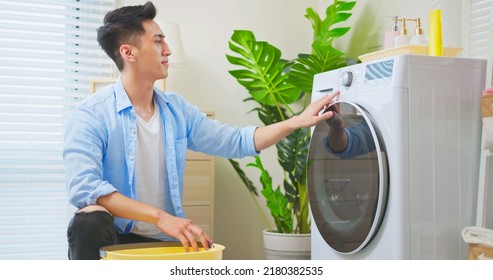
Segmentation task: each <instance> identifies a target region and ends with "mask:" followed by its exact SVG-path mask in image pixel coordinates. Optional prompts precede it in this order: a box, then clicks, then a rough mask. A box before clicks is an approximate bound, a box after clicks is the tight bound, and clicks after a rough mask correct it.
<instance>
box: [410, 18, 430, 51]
mask: <svg viewBox="0 0 493 280" xmlns="http://www.w3.org/2000/svg"><path fill="white" fill-rule="evenodd" d="M408 20H410V21H415V22H416V29H415V30H414V35H413V37H412V38H411V41H409V44H410V45H428V39H427V38H426V37H425V35H424V33H423V29H422V28H421V19H420V18H412V19H408Z"/></svg>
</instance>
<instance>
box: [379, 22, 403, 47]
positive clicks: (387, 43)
mask: <svg viewBox="0 0 493 280" xmlns="http://www.w3.org/2000/svg"><path fill="white" fill-rule="evenodd" d="M391 18H392V28H391V30H390V31H387V32H385V39H384V43H383V48H384V49H390V48H392V47H394V38H395V37H396V36H398V35H399V26H398V24H397V22H398V20H399V19H398V17H397V16H393V17H391Z"/></svg>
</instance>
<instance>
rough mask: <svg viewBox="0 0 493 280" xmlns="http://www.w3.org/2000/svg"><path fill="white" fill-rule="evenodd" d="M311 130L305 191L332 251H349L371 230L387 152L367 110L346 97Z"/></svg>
mask: <svg viewBox="0 0 493 280" xmlns="http://www.w3.org/2000/svg"><path fill="white" fill-rule="evenodd" d="M326 110H331V111H333V112H334V117H332V118H331V119H330V120H328V121H327V122H322V123H319V124H318V125H317V126H316V127H315V128H314V130H313V134H312V138H311V143H310V149H309V154H308V193H309V198H310V207H311V210H312V214H313V217H314V220H315V224H316V226H317V228H318V230H319V232H320V234H321V235H322V236H323V238H324V239H325V241H326V242H327V244H328V245H329V246H330V247H332V248H333V249H334V250H336V251H337V252H340V253H343V254H353V253H356V252H358V251H360V250H362V249H363V248H364V247H365V246H366V245H368V244H369V243H370V242H371V240H372V238H373V237H374V236H375V235H376V233H377V231H378V229H379V226H380V223H381V222H382V219H383V216H384V213H385V207H386V204H387V192H388V181H389V178H388V176H389V175H388V174H389V172H388V167H387V153H386V150H385V145H384V142H383V141H382V138H381V136H380V132H379V130H378V127H377V126H376V124H375V121H374V119H373V118H372V117H371V115H370V114H368V112H367V111H366V110H364V109H363V108H362V107H360V106H358V105H356V104H354V103H351V102H342V101H341V102H337V103H334V104H332V105H331V106H329V107H328V108H327V109H326Z"/></svg>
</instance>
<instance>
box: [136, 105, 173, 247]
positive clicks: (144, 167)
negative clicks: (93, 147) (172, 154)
mask: <svg viewBox="0 0 493 280" xmlns="http://www.w3.org/2000/svg"><path fill="white" fill-rule="evenodd" d="M165 179H166V164H165V161H164V142H163V124H162V123H161V115H160V112H159V108H158V106H157V104H154V114H153V115H152V117H151V119H150V120H149V121H148V122H146V121H145V120H144V119H142V118H141V117H139V116H138V115H137V143H136V152H135V188H136V192H137V199H138V200H139V201H141V202H144V203H146V204H150V205H153V206H155V207H157V208H160V209H166V202H167V201H169V191H167V190H166V188H165ZM131 232H132V233H135V234H139V235H143V236H147V237H153V238H157V239H162V240H169V236H168V235H166V234H164V233H162V232H161V231H160V230H159V229H158V228H157V227H156V226H155V225H153V224H150V223H146V222H140V221H138V222H137V223H136V225H135V226H134V227H133V228H132V230H131Z"/></svg>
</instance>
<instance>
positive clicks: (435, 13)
mask: <svg viewBox="0 0 493 280" xmlns="http://www.w3.org/2000/svg"><path fill="white" fill-rule="evenodd" d="M429 34H430V39H429V51H428V52H429V53H428V54H429V55H434V56H442V55H443V46H442V11H441V10H439V9H437V10H432V11H431V12H430V33H429Z"/></svg>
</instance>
